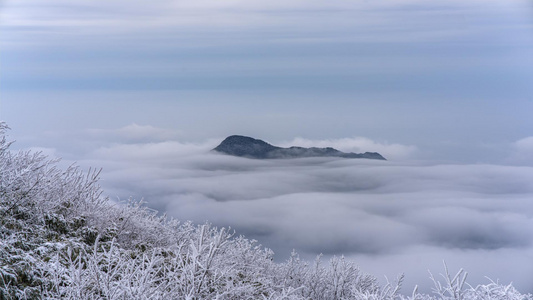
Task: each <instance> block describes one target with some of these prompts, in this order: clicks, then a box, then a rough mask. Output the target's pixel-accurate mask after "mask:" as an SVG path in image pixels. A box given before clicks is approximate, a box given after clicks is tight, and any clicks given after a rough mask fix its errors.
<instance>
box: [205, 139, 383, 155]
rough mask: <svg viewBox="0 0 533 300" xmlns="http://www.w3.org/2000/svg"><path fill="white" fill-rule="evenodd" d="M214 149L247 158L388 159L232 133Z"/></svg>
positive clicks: (366, 153)
mask: <svg viewBox="0 0 533 300" xmlns="http://www.w3.org/2000/svg"><path fill="white" fill-rule="evenodd" d="M213 150H214V151H217V152H220V153H224V154H228V155H233V156H240V157H247V158H257V159H269V158H301V157H344V158H369V159H381V160H386V159H385V158H384V157H383V156H381V154H379V153H377V152H365V153H352V152H350V153H345V152H342V151H339V150H337V149H334V148H331V147H327V148H315V147H311V148H303V147H290V148H282V147H276V146H273V145H270V144H269V143H266V142H264V141H262V140H258V139H254V138H251V137H247V136H241V135H232V136H229V137H227V138H226V139H225V140H224V141H222V143H220V145H218V146H217V147H216V148H215V149H213Z"/></svg>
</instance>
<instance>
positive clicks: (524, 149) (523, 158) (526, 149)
mask: <svg viewBox="0 0 533 300" xmlns="http://www.w3.org/2000/svg"><path fill="white" fill-rule="evenodd" d="M511 151H512V152H511V155H510V156H509V158H508V162H510V163H513V164H518V165H528V166H532V165H533V136H530V137H526V138H523V139H520V140H518V141H516V142H514V143H513V145H512V150H511Z"/></svg>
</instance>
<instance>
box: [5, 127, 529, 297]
mask: <svg viewBox="0 0 533 300" xmlns="http://www.w3.org/2000/svg"><path fill="white" fill-rule="evenodd" d="M6 130H7V126H6V124H4V123H0V299H533V297H532V296H531V295H524V294H521V293H519V292H518V291H516V290H515V289H514V288H513V287H512V286H511V285H500V284H497V283H489V284H487V285H482V286H477V287H471V286H469V285H468V284H466V283H465V280H466V273H465V272H464V271H459V272H458V273H457V276H450V275H448V274H449V272H448V271H447V270H445V272H444V273H445V276H443V277H439V276H435V278H433V281H434V282H435V293H434V294H433V295H422V294H418V293H417V292H416V291H415V292H413V293H412V294H411V292H410V291H401V292H403V293H404V294H406V295H410V296H405V295H402V294H400V286H401V276H400V277H399V278H398V279H397V280H395V281H394V282H392V283H391V284H388V285H385V286H381V285H379V284H378V281H377V280H376V278H375V277H374V276H372V275H369V274H365V273H363V272H362V271H361V270H360V269H359V268H358V267H357V265H356V264H355V263H354V262H350V261H347V260H345V259H344V258H343V257H335V258H333V259H331V260H330V261H329V262H326V263H323V262H321V260H320V257H318V258H317V259H316V261H314V262H306V261H303V260H300V259H299V257H298V254H297V253H293V254H292V255H291V258H290V259H289V260H288V261H287V262H285V263H275V262H274V261H273V259H272V257H273V253H272V251H270V250H269V249H265V248H263V247H261V246H260V245H259V244H257V243H256V242H255V241H253V240H248V239H246V238H245V237H243V236H239V235H237V234H235V233H234V232H232V230H230V229H227V228H215V227H213V226H211V225H209V224H199V225H196V224H192V223H190V222H180V221H178V220H173V219H170V218H167V217H165V216H159V215H157V213H156V212H154V211H151V210H149V209H147V208H145V207H143V206H142V203H139V202H135V201H129V202H126V203H119V204H117V203H113V202H111V201H109V200H108V199H107V198H106V197H104V196H103V195H102V190H101V188H100V187H99V185H98V176H99V171H95V170H89V171H88V172H82V171H81V170H79V169H78V168H76V167H70V168H67V169H61V168H59V167H58V166H57V161H55V160H51V159H49V158H48V157H46V156H44V155H42V154H40V153H32V152H25V151H21V152H12V151H10V150H9V145H10V143H9V142H8V141H7V139H6V135H5V134H6ZM439 281H440V282H439Z"/></svg>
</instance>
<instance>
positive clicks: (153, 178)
mask: <svg viewBox="0 0 533 300" xmlns="http://www.w3.org/2000/svg"><path fill="white" fill-rule="evenodd" d="M179 135H180V134H179V132H172V131H168V130H163V129H159V128H155V127H150V126H139V125H135V124H133V125H130V126H127V127H124V128H122V129H120V130H91V131H88V132H86V133H85V136H84V137H83V140H84V141H85V143H87V144H86V145H92V148H90V147H89V148H90V150H88V151H86V152H85V153H84V154H83V157H82V158H81V159H79V160H78V164H79V165H81V166H82V167H83V168H88V167H102V168H103V171H102V173H101V177H102V180H101V185H102V187H103V188H104V190H105V194H106V195H109V196H110V198H111V199H112V200H117V201H122V200H126V199H128V198H129V197H132V198H135V199H137V200H140V199H143V200H144V201H146V204H147V205H148V206H149V207H151V208H154V209H156V210H158V211H159V212H161V213H163V212H164V213H166V214H167V215H169V216H171V217H175V218H178V219H180V220H192V221H194V222H197V223H203V222H211V223H213V224H215V225H217V226H225V227H231V228H233V229H234V230H235V231H236V233H237V234H242V235H245V236H246V237H248V238H251V239H256V240H258V241H259V243H261V244H262V245H263V246H265V247H269V248H271V249H273V250H274V251H275V253H276V256H275V259H276V260H278V261H283V260H285V259H286V258H288V256H289V255H290V253H291V251H292V250H293V249H295V250H296V251H297V252H298V253H299V254H300V255H301V257H303V258H305V259H309V260H310V261H312V260H313V259H314V258H315V257H316V255H318V254H323V255H324V259H328V257H331V256H333V255H344V256H346V257H349V258H350V259H353V260H355V261H356V262H357V263H358V264H359V265H360V266H361V267H362V269H363V270H364V271H366V272H369V273H371V274H373V275H375V276H377V277H378V278H379V279H384V275H385V276H388V277H389V278H394V277H395V276H397V275H398V274H401V273H404V274H405V275H406V280H405V284H404V290H403V292H404V293H410V292H411V291H412V289H413V288H414V286H415V285H419V289H420V291H422V292H431V281H430V280H429V278H428V276H429V273H428V270H430V271H432V272H433V273H434V274H438V273H440V272H443V268H442V262H443V261H446V263H447V264H448V266H449V268H450V270H451V271H452V272H456V271H458V270H459V268H464V269H466V270H467V271H469V280H468V282H469V283H471V284H472V285H474V286H475V285H476V284H479V283H487V282H488V279H487V278H485V276H487V277H489V278H491V279H492V280H495V281H496V280H500V282H502V283H510V282H513V284H514V285H515V287H517V288H518V289H519V290H520V291H521V292H533V284H532V281H531V278H533V264H531V261H532V259H533V205H532V201H533V167H531V164H528V160H529V159H530V158H531V157H533V156H532V155H529V156H528V151H530V150H532V149H531V147H530V146H531V138H525V139H523V140H520V141H518V142H516V143H515V144H513V145H511V146H510V149H513V152H512V153H509V158H508V160H507V163H506V164H449V163H448V164H439V163H432V162H427V161H419V160H416V158H417V154H418V153H419V151H421V150H420V149H418V148H417V147H415V146H410V145H401V144H388V143H379V142H375V141H372V140H370V139H368V138H361V137H355V138H346V139H337V140H325V141H318V140H306V139H303V138H297V139H294V140H292V141H285V142H283V141H280V142H279V143H275V144H277V145H281V146H288V145H298V146H319V147H322V146H326V145H329V146H333V147H336V148H338V149H340V150H344V151H355V152H364V151H378V152H380V153H382V154H383V155H384V156H385V157H387V158H388V159H389V160H388V161H379V160H367V159H339V158H304V159H287V160H283V159H280V160H254V159H246V158H238V157H231V156H226V155H222V154H218V153H214V152H212V151H210V150H211V149H212V148H214V147H215V146H216V145H217V144H218V143H220V141H221V140H222V138H219V139H212V140H207V141H205V142H200V143H185V142H180V141H179V140H180V138H179ZM257 138H260V137H257ZM80 140H82V139H80ZM86 147H87V146H86ZM89 148H87V149H89ZM41 150H42V149H41ZM44 150H46V149H44ZM57 152H60V151H59V150H57ZM48 153H55V152H54V151H49V152H48ZM56 154H57V153H56ZM59 154H60V153H59ZM529 154H531V152H529ZM64 163H70V161H68V160H66V161H65V162H64ZM528 165H529V166H528ZM437 276H438V275H437Z"/></svg>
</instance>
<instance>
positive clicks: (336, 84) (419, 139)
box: [0, 0, 533, 293]
mask: <svg viewBox="0 0 533 300" xmlns="http://www.w3.org/2000/svg"><path fill="white" fill-rule="evenodd" d="M531 53H533V4H532V3H531V2H530V1H522V0H506V1H503V0H501V1H500V0H484V1H477V0H473V1H456V0H447V1H443V0H437V1H431V3H428V2H427V1H421V0H394V1H392V0H391V1H363V0H350V1H347V0H346V1H345V0H335V1H327V2H326V1H315V0H306V1H303V0H302V1H300V0H294V1H281V0H272V1H255V0H247V1H240V0H228V1H226V0H224V1H215V0H199V1H183V0H172V1H171V0H157V1H149V2H146V1H135V0H133V1H132V0H130V1H125V0H111V1H109V0H107V1H103V0H91V1H88V0H76V1H71V0H69V1H67V0H48V1H44V0H16V1H6V0H4V1H1V2H0V120H3V121H6V122H7V124H8V125H9V126H10V127H11V129H12V130H11V131H10V133H9V134H10V136H11V137H12V139H14V140H16V143H15V144H13V148H14V149H34V150H38V151H43V152H44V153H45V154H48V155H51V156H54V157H61V158H63V163H64V164H69V163H72V162H77V163H78V164H79V165H80V166H81V167H83V168H88V167H96V168H100V167H101V168H103V171H102V183H101V184H102V186H103V187H104V189H105V191H106V194H107V195H109V196H110V198H112V199H122V200H123V199H127V198H128V197H130V196H131V197H134V198H136V199H144V200H145V201H147V205H149V206H150V207H153V208H155V209H158V210H159V211H162V212H163V211H164V212H167V213H168V214H169V215H171V216H174V217H177V218H180V219H190V220H194V221H196V222H204V221H206V220H209V221H210V222H213V223H214V224H216V225H218V226H231V227H232V228H235V229H236V230H237V232H238V233H242V234H245V235H246V236H247V237H250V238H254V239H257V240H259V242H260V243H262V244H263V245H265V246H267V247H270V248H272V249H274V250H275V251H276V253H277V254H276V255H277V259H279V260H283V259H284V258H286V257H288V255H289V253H290V251H291V250H292V248H295V249H296V250H297V251H298V252H300V253H301V255H302V256H305V257H306V258H310V259H312V257H314V256H315V255H316V254H318V253H324V255H325V256H328V255H329V256H331V255H342V254H344V255H346V256H347V257H350V258H353V259H354V260H356V261H357V262H358V263H359V264H360V265H361V266H362V268H363V270H367V271H368V272H370V273H373V274H374V275H376V276H381V274H386V275H387V276H389V278H391V277H395V276H396V275H397V274H398V273H400V272H404V273H406V276H407V278H406V289H410V288H411V287H412V286H414V284H415V283H416V284H419V285H422V284H423V283H425V282H428V283H429V280H428V279H427V277H428V273H427V269H431V270H432V271H433V272H434V273H438V272H439V271H440V270H441V269H442V261H443V260H446V261H447V263H448V264H449V265H450V266H451V267H452V268H451V269H453V268H455V269H458V268H461V267H462V268H465V269H467V270H468V271H469V272H470V276H469V278H470V279H471V282H472V283H475V284H477V283H478V282H485V281H486V279H485V278H484V277H483V276H489V277H491V278H492V279H494V280H496V279H500V280H501V281H504V282H510V281H513V282H514V283H515V286H516V287H517V288H519V289H521V290H523V291H526V292H533V286H532V285H531V283H530V280H529V278H532V277H533V266H532V264H529V263H524V262H531V261H532V259H533V246H532V245H533V223H532V222H533V221H532V220H533V205H532V204H531V203H530V202H531V199H533V197H532V196H533V184H532V183H531V182H533V180H532V179H533V169H532V167H533V118H531V112H532V111H533V84H532V83H533V55H532V54H531ZM232 134H242V135H248V136H253V137H255V138H260V139H263V140H265V141H268V142H270V143H273V144H275V145H280V146H291V145H297V146H305V147H309V146H319V147H326V146H332V147H335V148H337V149H339V150H343V151H353V152H365V151H371V152H372V151H375V152H379V153H381V154H382V155H383V156H385V157H386V158H387V159H388V161H387V162H374V161H367V160H338V159H303V160H283V161H277V160H274V161H256V160H247V159H237V158H231V157H224V156H221V155H216V154H213V153H210V152H209V150H210V149H212V148H213V147H215V146H216V145H217V144H218V143H219V142H220V141H222V139H223V138H224V137H226V136H228V135H232ZM487 261H490V262H491V263H490V264H487ZM407 285H409V287H407ZM423 288H426V290H428V288H427V287H423ZM404 292H407V293H409V292H410V290H407V291H404Z"/></svg>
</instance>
